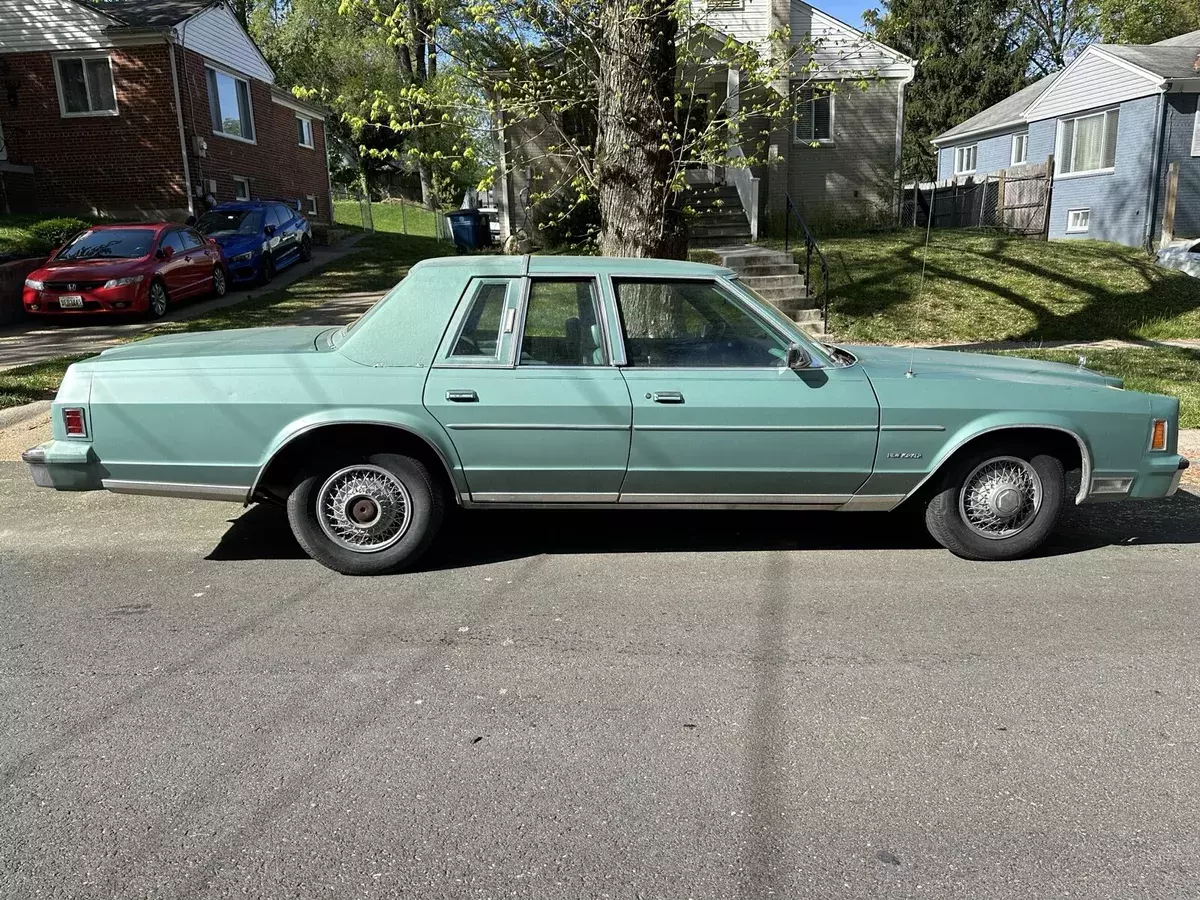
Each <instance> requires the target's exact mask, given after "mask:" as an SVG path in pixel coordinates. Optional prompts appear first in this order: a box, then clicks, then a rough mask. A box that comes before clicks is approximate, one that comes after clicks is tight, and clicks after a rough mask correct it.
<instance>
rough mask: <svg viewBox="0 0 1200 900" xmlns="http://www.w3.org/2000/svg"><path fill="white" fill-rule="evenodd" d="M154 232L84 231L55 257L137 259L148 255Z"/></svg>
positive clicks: (144, 230)
mask: <svg viewBox="0 0 1200 900" xmlns="http://www.w3.org/2000/svg"><path fill="white" fill-rule="evenodd" d="M154 234H155V233H154V230H153V229H150V228H145V229H143V228H119V229H117V228H114V229H101V230H99V231H85V232H84V233H83V234H81V235H79V236H78V237H76V238H75V239H74V240H72V241H70V242H69V243H68V244H67V245H66V246H65V247H63V248H62V249H61V250H60V251H58V256H56V257H55V259H137V258H139V257H142V256H147V255H149V253H150V247H151V245H153V243H154Z"/></svg>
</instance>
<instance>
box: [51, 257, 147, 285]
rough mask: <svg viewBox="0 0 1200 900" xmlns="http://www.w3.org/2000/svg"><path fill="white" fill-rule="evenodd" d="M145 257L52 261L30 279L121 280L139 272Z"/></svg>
mask: <svg viewBox="0 0 1200 900" xmlns="http://www.w3.org/2000/svg"><path fill="white" fill-rule="evenodd" d="M144 262H145V257H141V258H139V259H62V260H55V259H52V260H50V261H49V262H47V263H46V265H44V266H42V268H40V269H38V270H37V272H34V273H32V274H31V275H30V276H29V277H30V278H38V279H40V280H42V281H99V280H100V279H102V278H104V279H108V278H120V277H121V276H123V275H128V274H130V273H131V272H138V271H140V269H141V266H142V264H143V263H144Z"/></svg>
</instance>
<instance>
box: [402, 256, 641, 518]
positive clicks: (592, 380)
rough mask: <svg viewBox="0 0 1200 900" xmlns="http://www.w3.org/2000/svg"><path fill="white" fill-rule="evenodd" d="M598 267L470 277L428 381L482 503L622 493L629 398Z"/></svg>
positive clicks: (590, 498)
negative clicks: (546, 274)
mask: <svg viewBox="0 0 1200 900" xmlns="http://www.w3.org/2000/svg"><path fill="white" fill-rule="evenodd" d="M601 310H602V305H601V298H600V286H599V283H598V281H597V279H595V278H590V277H587V278H565V277H554V278H526V279H517V278H512V279H503V278H499V279H497V278H481V279H474V280H473V281H472V282H471V283H470V285H469V286H468V289H467V291H466V292H465V294H464V296H463V297H462V299H461V300H460V303H459V308H458V311H457V312H456V314H455V317H454V319H453V321H452V322H451V323H450V327H449V328H448V329H447V332H446V338H445V340H444V341H443V345H442V347H441V348H440V349H439V351H438V356H437V360H436V362H435V363H434V365H433V366H432V368H431V369H430V373H429V377H428V379H427V380H426V384H425V406H426V408H427V409H429V411H430V412H431V413H432V414H433V415H434V416H435V417H436V418H437V419H438V421H439V422H441V423H442V425H443V426H445V428H446V430H447V432H448V434H449V435H450V439H451V440H452V441H453V442H454V446H455V449H456V450H457V451H458V454H459V457H460V458H461V460H462V464H463V469H464V472H465V475H466V479H467V483H468V486H469V488H470V491H471V497H472V499H473V501H474V502H477V503H510V504H514V503H515V504H521V503H525V504H538V505H540V504H554V503H613V502H616V500H617V496H618V492H619V491H620V487H621V482H622V480H623V479H624V477H625V468H626V465H627V463H628V459H629V437H630V426H631V421H632V406H631V403H630V400H629V391H628V389H627V388H626V386H625V382H624V379H623V378H622V377H621V372H620V370H619V369H617V368H616V367H615V366H614V365H613V364H612V358H611V354H610V353H609V349H608V346H609V345H608V337H607V332H606V328H605V325H604V316H603V313H602V311H601Z"/></svg>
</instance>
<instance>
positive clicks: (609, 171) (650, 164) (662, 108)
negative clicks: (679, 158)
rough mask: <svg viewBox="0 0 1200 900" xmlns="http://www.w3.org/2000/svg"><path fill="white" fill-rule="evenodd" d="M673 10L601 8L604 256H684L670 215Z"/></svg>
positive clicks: (677, 221)
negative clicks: (667, 136) (665, 137)
mask: <svg viewBox="0 0 1200 900" xmlns="http://www.w3.org/2000/svg"><path fill="white" fill-rule="evenodd" d="M673 9H674V3H672V2H670V0H605V4H604V9H603V11H602V13H601V16H600V25H601V38H600V40H601V45H602V46H603V48H604V50H603V53H602V55H601V59H600V109H599V123H598V124H599V130H598V133H597V140H596V172H597V180H598V181H599V184H600V198H599V199H600V252H601V253H602V254H604V255H605V256H651V257H672V258H677V259H679V258H683V257H684V256H686V254H687V240H686V236H685V234H684V232H683V228H682V220H681V218H680V217H679V216H678V215H677V214H675V213H674V211H673V210H669V209H668V199H669V196H670V194H669V186H670V182H671V176H672V174H673V172H674V160H675V154H674V153H673V152H672V148H673V146H674V144H675V143H676V141H675V138H674V136H673V131H674V124H673V123H674V119H675V101H674V97H675V36H676V31H677V30H678V25H677V23H676V20H675V17H674V16H673V15H672V10H673ZM666 133H671V136H670V137H669V138H668V139H667V140H664V139H663V136H664V134H666Z"/></svg>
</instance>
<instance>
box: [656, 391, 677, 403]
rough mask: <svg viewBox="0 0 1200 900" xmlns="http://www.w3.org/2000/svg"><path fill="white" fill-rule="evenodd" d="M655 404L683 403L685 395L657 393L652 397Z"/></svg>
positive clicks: (671, 392)
mask: <svg viewBox="0 0 1200 900" xmlns="http://www.w3.org/2000/svg"><path fill="white" fill-rule="evenodd" d="M652 397H653V399H654V402H655V403H682V402H683V394H681V393H680V392H679V391H655V392H654V394H653V395H652Z"/></svg>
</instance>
